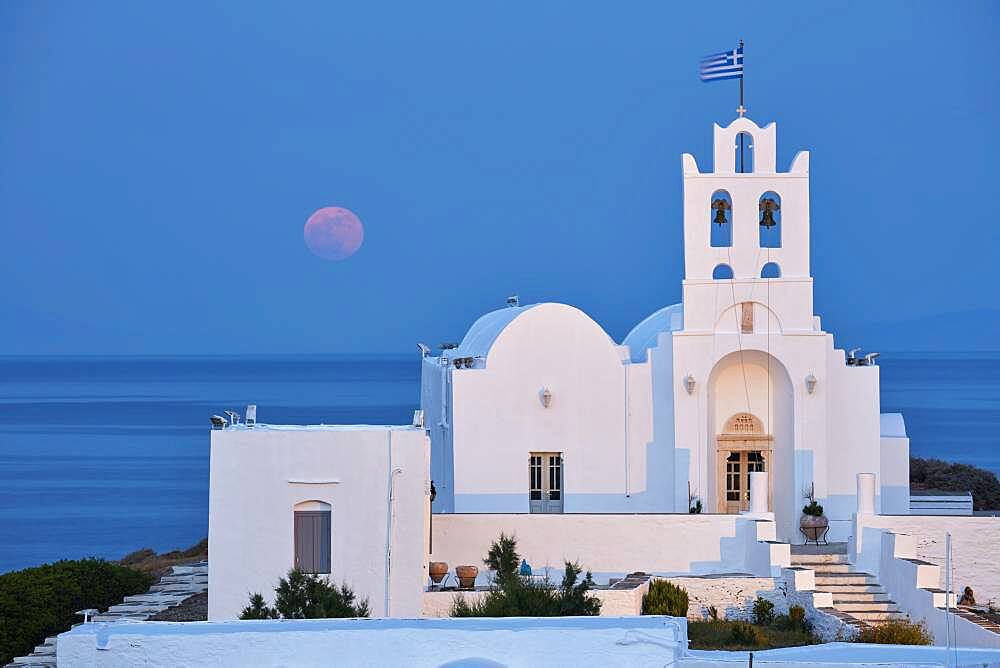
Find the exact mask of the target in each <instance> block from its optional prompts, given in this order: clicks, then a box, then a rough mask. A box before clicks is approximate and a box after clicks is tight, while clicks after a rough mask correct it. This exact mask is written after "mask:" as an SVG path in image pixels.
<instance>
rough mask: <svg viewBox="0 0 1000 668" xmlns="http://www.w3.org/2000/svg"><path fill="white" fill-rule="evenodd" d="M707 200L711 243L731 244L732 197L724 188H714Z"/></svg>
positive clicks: (720, 245) (715, 245) (719, 246)
mask: <svg viewBox="0 0 1000 668" xmlns="http://www.w3.org/2000/svg"><path fill="white" fill-rule="evenodd" d="M709 202H710V203H711V204H710V207H709V211H710V212H711V217H710V221H711V222H710V223H709V228H710V239H711V245H712V247H713V248H728V247H730V246H732V245H733V198H732V197H730V196H729V193H728V192H727V191H725V190H716V191H715V192H714V193H712V197H711V199H710V200H709Z"/></svg>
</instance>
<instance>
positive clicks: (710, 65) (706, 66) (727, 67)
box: [698, 46, 743, 81]
mask: <svg viewBox="0 0 1000 668" xmlns="http://www.w3.org/2000/svg"><path fill="white" fill-rule="evenodd" d="M698 74H699V75H700V76H701V80H702V81H722V80H724V79H742V78H743V47H742V46H740V47H739V48H736V49H733V50H732V51H723V52H721V53H713V54H712V55H710V56H705V57H704V58H702V59H701V67H700V68H699V70H698Z"/></svg>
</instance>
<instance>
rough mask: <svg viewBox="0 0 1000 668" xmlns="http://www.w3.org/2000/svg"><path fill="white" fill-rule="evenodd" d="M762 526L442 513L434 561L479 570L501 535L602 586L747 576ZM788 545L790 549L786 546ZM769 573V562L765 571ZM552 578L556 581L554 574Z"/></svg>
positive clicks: (541, 560)
mask: <svg viewBox="0 0 1000 668" xmlns="http://www.w3.org/2000/svg"><path fill="white" fill-rule="evenodd" d="M757 524H759V523H758V522H755V521H753V520H748V519H745V518H743V517H741V516H739V515H707V514H701V515H688V514H684V515H681V514H676V515H641V514H640V515H631V514H621V515H610V514H609V515H589V514H564V515H545V514H535V515H532V514H521V515H514V514H447V513H446V514H438V515H434V522H433V532H434V541H433V550H434V551H433V553H432V555H431V559H432V560H434V561H445V562H447V563H448V564H449V566H450V567H451V569H452V570H454V568H455V567H456V566H459V565H463V564H470V565H475V566H479V567H480V580H479V581H480V583H485V582H486V581H487V574H486V572H485V570H486V569H485V568H483V567H482V563H483V558H484V557H485V555H486V552H487V551H488V550H489V546H490V544H491V543H493V541H495V540H496V539H497V537H498V536H499V535H500V533H501V532H503V533H505V534H507V535H513V536H515V537H516V538H517V549H518V552H519V553H520V554H521V555H522V556H523V557H524V558H525V559H526V560H527V561H528V563H529V564H531V566H532V567H533V568H534V571H535V573H536V574H543V573H544V569H545V568H546V567H548V568H549V569H550V577H552V576H551V573H552V572H556V573H558V574H561V573H562V570H563V563H564V561H566V560H568V561H578V562H579V563H580V566H582V567H583V569H584V570H590V571H592V572H593V573H594V577H595V579H596V580H597V581H598V582H599V583H604V582H607V578H608V577H609V576H611V577H620V576H622V575H625V574H627V573H631V572H636V571H642V572H646V573H651V574H662V575H674V574H692V573H693V574H700V573H730V574H731V573H746V572H748V571H747V562H748V559H747V555H748V552H749V550H750V546H753V547H754V548H757V547H760V546H761V545H763V549H765V550H766V551H768V552H769V551H770V548H769V546H768V544H766V543H764V544H759V543H758V542H757V535H756V528H757ZM785 547H786V548H787V546H785ZM765 567H766V569H767V571H766V572H764V573H762V574H763V575H767V574H769V573H770V570H771V568H770V563H768V564H767V565H766V566H765ZM553 579H555V578H554V577H553Z"/></svg>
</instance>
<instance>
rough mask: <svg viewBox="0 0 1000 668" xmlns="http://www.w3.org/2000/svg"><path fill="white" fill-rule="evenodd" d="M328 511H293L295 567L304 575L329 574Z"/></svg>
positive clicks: (329, 539)
mask: <svg viewBox="0 0 1000 668" xmlns="http://www.w3.org/2000/svg"><path fill="white" fill-rule="evenodd" d="M330 520H331V518H330V511H329V510H297V511H295V567H296V568H298V569H299V570H301V571H303V572H304V573H329V572H330V542H331V536H330V524H331V522H330Z"/></svg>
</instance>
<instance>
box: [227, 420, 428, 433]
mask: <svg viewBox="0 0 1000 668" xmlns="http://www.w3.org/2000/svg"><path fill="white" fill-rule="evenodd" d="M415 430H420V431H423V427H414V426H413V425H411V424H265V423H262V422H258V423H257V424H253V425H247V424H233V425H229V426H227V427H225V428H223V429H215V430H214V431H415Z"/></svg>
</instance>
